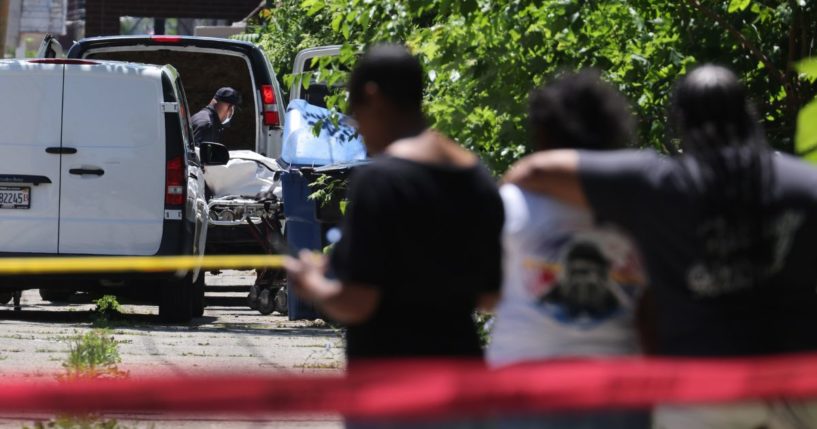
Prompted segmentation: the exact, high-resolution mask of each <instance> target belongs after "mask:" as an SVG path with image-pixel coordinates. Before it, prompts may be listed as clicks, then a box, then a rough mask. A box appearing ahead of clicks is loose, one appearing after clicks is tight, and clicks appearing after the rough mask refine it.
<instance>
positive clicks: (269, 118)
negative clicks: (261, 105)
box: [264, 112, 281, 127]
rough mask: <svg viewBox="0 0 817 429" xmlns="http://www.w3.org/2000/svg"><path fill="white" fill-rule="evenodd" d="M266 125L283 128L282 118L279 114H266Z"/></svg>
mask: <svg viewBox="0 0 817 429" xmlns="http://www.w3.org/2000/svg"><path fill="white" fill-rule="evenodd" d="M264 125H269V126H273V127H278V126H281V118H279V117H278V112H264Z"/></svg>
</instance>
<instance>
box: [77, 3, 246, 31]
mask: <svg viewBox="0 0 817 429" xmlns="http://www.w3.org/2000/svg"><path fill="white" fill-rule="evenodd" d="M84 3H85V35H86V36H87V37H90V36H103V35H112V34H119V17H121V16H138V17H146V18H206V19H226V20H229V21H239V20H241V19H242V18H244V17H246V16H247V15H249V14H250V13H251V12H252V11H253V10H255V8H257V7H258V5H259V4H260V3H261V1H260V0H172V1H168V0H139V1H133V0H84Z"/></svg>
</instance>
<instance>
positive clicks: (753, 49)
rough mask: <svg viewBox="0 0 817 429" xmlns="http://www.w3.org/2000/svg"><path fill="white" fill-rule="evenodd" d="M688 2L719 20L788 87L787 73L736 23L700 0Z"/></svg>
mask: <svg viewBox="0 0 817 429" xmlns="http://www.w3.org/2000/svg"><path fill="white" fill-rule="evenodd" d="M687 3H690V4H691V5H692V6H693V7H695V9H697V10H698V11H699V12H701V13H703V14H704V15H706V16H708V17H709V18H711V19H712V20H714V21H715V22H717V23H718V24H719V25H720V26H721V27H723V28H724V29H726V31H727V32H729V34H731V35H732V37H734V38H735V39H737V41H738V42H739V43H740V44H741V46H743V48H744V49H748V50H749V51H750V52H751V53H752V55H754V56H755V57H756V58H757V59H758V60H759V61H760V62H762V63H763V66H764V67H766V69H767V70H769V72H770V73H772V75H773V76H774V77H775V79H777V80H778V81H779V83H780V84H781V85H783V86H785V87H788V86H789V85H788V82H787V81H786V74H785V73H784V72H783V71H781V70H780V69H779V68H778V67H777V66H776V65H775V64H774V62H772V60H771V59H770V58H769V57H768V56H767V55H766V54H764V53H763V51H761V50H760V48H758V47H757V45H755V44H754V43H752V42H751V41H750V40H749V39H747V38H746V36H744V35H743V33H741V32H740V31H738V29H737V28H735V26H734V25H732V24H731V23H729V21H727V20H726V19H725V18H724V17H722V16H721V15H719V14H718V13H716V12H715V11H714V10H712V9H710V8H709V7H707V6H704V5H703V4H701V2H700V1H698V0H687Z"/></svg>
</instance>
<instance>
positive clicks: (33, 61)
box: [0, 58, 172, 71]
mask: <svg viewBox="0 0 817 429" xmlns="http://www.w3.org/2000/svg"><path fill="white" fill-rule="evenodd" d="M15 63H16V64H20V65H23V64H28V65H36V64H42V65H45V64H76V65H88V66H104V65H109V66H117V67H125V68H128V69H132V70H134V71H142V70H148V69H153V70H158V71H161V70H162V69H164V68H172V67H170V66H160V65H156V64H142V63H131V62H124V61H108V60H76V59H71V58H29V59H4V60H0V64H15Z"/></svg>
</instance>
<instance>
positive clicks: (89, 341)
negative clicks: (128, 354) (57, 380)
mask: <svg viewBox="0 0 817 429" xmlns="http://www.w3.org/2000/svg"><path fill="white" fill-rule="evenodd" d="M121 361H122V358H121V357H120V356H119V348H118V345H117V342H116V340H115V339H114V337H113V335H111V331H109V330H107V329H94V330H92V331H89V332H87V333H85V334H84V335H81V336H79V337H76V338H75V339H74V341H73V343H72V344H71V345H70V348H69V350H68V360H67V361H65V362H64V363H63V364H62V366H63V367H64V368H65V371H66V374H65V375H64V376H62V378H63V379H68V380H70V379H76V378H99V377H125V376H127V373H126V372H123V371H120V370H119V368H118V367H117V366H116V365H117V364H118V363H120V362H121Z"/></svg>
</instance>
